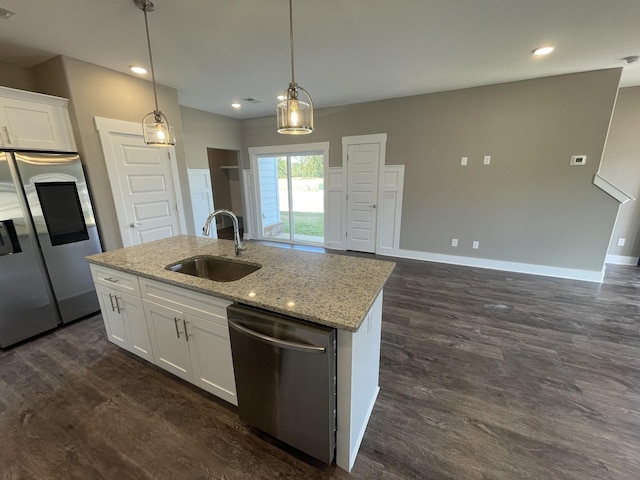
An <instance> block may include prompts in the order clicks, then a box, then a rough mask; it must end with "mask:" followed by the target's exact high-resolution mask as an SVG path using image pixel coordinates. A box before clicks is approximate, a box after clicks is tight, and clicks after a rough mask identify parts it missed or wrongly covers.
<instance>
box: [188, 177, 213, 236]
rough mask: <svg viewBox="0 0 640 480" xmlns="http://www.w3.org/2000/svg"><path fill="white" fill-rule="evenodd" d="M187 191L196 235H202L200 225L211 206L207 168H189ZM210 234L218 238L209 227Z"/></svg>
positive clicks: (211, 210) (211, 195) (211, 198)
mask: <svg viewBox="0 0 640 480" xmlns="http://www.w3.org/2000/svg"><path fill="white" fill-rule="evenodd" d="M188 172H189V192H190V193H191V207H192V210H193V224H194V225H195V228H196V235H202V226H203V225H204V222H205V221H206V220H207V217H208V216H209V214H210V213H211V212H213V211H214V210H215V208H214V206H213V190H212V188H211V172H210V171H209V169H208V168H189V169H188ZM211 236H212V237H213V238H218V233H217V231H216V229H215V228H212V229H211Z"/></svg>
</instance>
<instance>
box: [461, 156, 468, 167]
mask: <svg viewBox="0 0 640 480" xmlns="http://www.w3.org/2000/svg"><path fill="white" fill-rule="evenodd" d="M468 161H469V157H462V158H461V159H460V165H463V166H464V165H466V164H467V162H468Z"/></svg>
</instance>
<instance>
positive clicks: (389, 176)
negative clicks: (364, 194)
mask: <svg viewBox="0 0 640 480" xmlns="http://www.w3.org/2000/svg"><path fill="white" fill-rule="evenodd" d="M403 193H404V165H382V166H381V177H380V180H379V187H378V214H377V215H378V218H377V234H376V236H377V238H376V253H377V254H378V255H385V252H390V251H394V250H397V249H399V248H400V228H401V221H402V197H403ZM388 232H391V233H392V238H391V242H387V243H386V244H385V234H386V233H388Z"/></svg>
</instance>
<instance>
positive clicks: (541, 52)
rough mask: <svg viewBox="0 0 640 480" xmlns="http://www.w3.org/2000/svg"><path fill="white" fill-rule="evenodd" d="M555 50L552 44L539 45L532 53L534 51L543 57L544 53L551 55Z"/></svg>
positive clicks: (536, 54)
mask: <svg viewBox="0 0 640 480" xmlns="http://www.w3.org/2000/svg"><path fill="white" fill-rule="evenodd" d="M554 50H555V47H552V46H547V47H538V48H536V49H535V50H534V51H533V52H531V53H533V54H534V55H535V56H537V57H542V56H544V55H549V54H550V53H551V52H553V51H554Z"/></svg>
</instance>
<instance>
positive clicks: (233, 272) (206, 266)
mask: <svg viewBox="0 0 640 480" xmlns="http://www.w3.org/2000/svg"><path fill="white" fill-rule="evenodd" d="M164 268H165V269H167V270H171V271H174V272H178V273H184V274H186V275H192V276H194V277H200V278H206V279H208V280H214V281H216V282H233V281H235V280H240V279H241V278H244V277H246V276H247V275H249V274H250V273H253V272H255V271H256V270H259V269H260V268H262V267H261V265H256V264H254V263H247V262H238V261H235V260H228V259H226V258H222V257H212V256H209V255H202V256H199V257H191V258H186V259H184V260H180V261H179V262H177V263H172V264H171V265H167V266H166V267H164Z"/></svg>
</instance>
